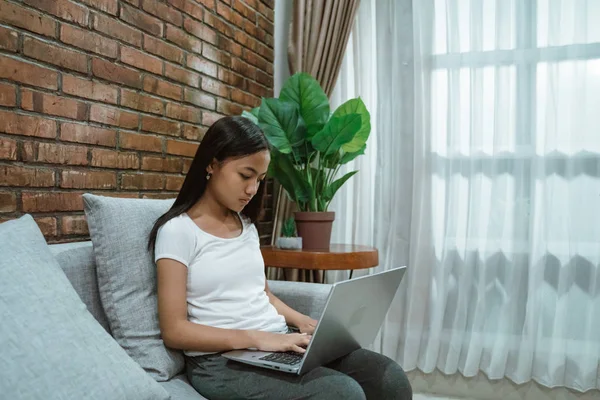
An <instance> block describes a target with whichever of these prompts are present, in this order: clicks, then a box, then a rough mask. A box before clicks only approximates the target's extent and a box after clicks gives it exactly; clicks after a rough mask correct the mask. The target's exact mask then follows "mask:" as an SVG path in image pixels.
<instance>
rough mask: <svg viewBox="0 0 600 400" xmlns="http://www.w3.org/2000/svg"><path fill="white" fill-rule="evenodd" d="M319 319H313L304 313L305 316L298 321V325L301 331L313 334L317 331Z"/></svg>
mask: <svg viewBox="0 0 600 400" xmlns="http://www.w3.org/2000/svg"><path fill="white" fill-rule="evenodd" d="M317 323H318V321H317V320H316V319H312V318H311V317H309V316H308V315H304V316H303V318H302V319H301V320H300V321H299V322H298V324H297V325H296V327H297V328H298V329H300V333H307V334H309V335H312V334H313V333H315V328H316V327H317Z"/></svg>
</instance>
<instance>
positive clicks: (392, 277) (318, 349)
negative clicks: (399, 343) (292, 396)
mask: <svg viewBox="0 0 600 400" xmlns="http://www.w3.org/2000/svg"><path fill="white" fill-rule="evenodd" d="M405 272H406V267H400V268H394V269H391V270H387V271H383V272H379V273H376V274H373V275H367V276H363V277H360V278H354V279H351V280H348V281H343V282H338V283H335V284H333V287H332V289H331V292H330V293H329V297H328V299H327V303H326V304H325V310H324V312H323V315H322V316H321V318H320V320H319V323H318V325H317V328H316V330H315V332H314V334H313V339H312V341H311V343H310V344H309V346H308V348H307V351H306V356H305V359H304V360H303V362H302V364H301V366H300V371H299V373H303V372H304V371H307V370H310V369H312V368H314V367H316V366H319V365H324V364H327V363H329V362H331V361H333V360H335V359H337V358H339V357H341V356H343V355H346V354H348V353H350V352H352V351H354V350H356V349H358V348H360V347H365V346H368V345H370V344H371V343H373V341H374V340H375V337H376V336H377V333H378V332H379V329H380V328H381V325H382V324H383V321H384V319H385V315H386V314H387V312H388V310H389V308H390V305H391V303H392V300H393V299H394V296H395V295H396V292H397V291H398V287H399V286H400V281H401V280H402V277H403V276H404V273H405Z"/></svg>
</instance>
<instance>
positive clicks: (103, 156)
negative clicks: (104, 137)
mask: <svg viewBox="0 0 600 400" xmlns="http://www.w3.org/2000/svg"><path fill="white" fill-rule="evenodd" d="M90 165H91V166H92V167H101V168H117V169H138V167H139V165H140V160H139V156H138V154H137V153H134V152H119V151H116V150H108V149H92V162H91V164H90Z"/></svg>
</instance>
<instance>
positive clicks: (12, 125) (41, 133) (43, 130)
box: [0, 110, 57, 138]
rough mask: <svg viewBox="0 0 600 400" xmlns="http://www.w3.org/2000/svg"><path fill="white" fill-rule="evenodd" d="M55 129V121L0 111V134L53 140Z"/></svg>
mask: <svg viewBox="0 0 600 400" xmlns="http://www.w3.org/2000/svg"><path fill="white" fill-rule="evenodd" d="M56 127H57V125H56V121H54V120H53V119H47V118H43V117H39V116H30V115H23V114H15V113H14V112H9V111H2V110H0V132H2V133H8V134H11V135H24V136H35V137H42V138H55V137H56Z"/></svg>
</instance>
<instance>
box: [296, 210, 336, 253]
mask: <svg viewBox="0 0 600 400" xmlns="http://www.w3.org/2000/svg"><path fill="white" fill-rule="evenodd" d="M294 219H295V220H296V229H297V230H298V236H300V237H302V249H304V250H321V251H328V250H329V244H330V242H331V227H332V225H333V220H334V219H335V212H296V213H294Z"/></svg>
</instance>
